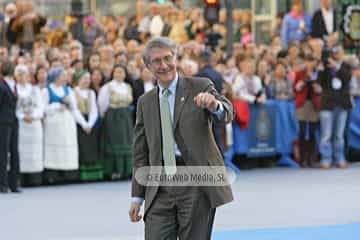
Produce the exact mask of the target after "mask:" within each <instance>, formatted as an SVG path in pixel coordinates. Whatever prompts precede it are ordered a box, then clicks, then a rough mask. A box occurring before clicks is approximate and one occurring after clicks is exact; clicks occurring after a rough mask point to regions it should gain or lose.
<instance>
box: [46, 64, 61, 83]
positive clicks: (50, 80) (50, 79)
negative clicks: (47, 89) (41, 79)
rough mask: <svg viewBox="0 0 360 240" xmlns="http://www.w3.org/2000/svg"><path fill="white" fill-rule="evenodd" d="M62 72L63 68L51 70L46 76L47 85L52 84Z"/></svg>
mask: <svg viewBox="0 0 360 240" xmlns="http://www.w3.org/2000/svg"><path fill="white" fill-rule="evenodd" d="M64 71H65V69H64V68H63V67H56V68H54V69H53V70H51V71H50V72H49V74H48V78H47V83H48V84H51V83H53V82H54V81H55V80H56V79H57V78H58V77H59V76H60V74H61V73H62V72H64Z"/></svg>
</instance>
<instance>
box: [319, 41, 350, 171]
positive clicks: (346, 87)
mask: <svg viewBox="0 0 360 240" xmlns="http://www.w3.org/2000/svg"><path fill="white" fill-rule="evenodd" d="M343 60H344V50H343V48H342V47H340V46H336V47H334V48H332V49H328V50H326V52H324V53H323V64H324V70H323V71H321V72H320V73H319V83H320V85H321V87H322V94H321V106H320V125H321V140H320V152H321V162H320V163H321V167H322V168H323V169H328V168H330V167H331V164H332V162H334V163H335V165H336V166H337V167H339V168H346V167H347V164H346V159H345V156H344V132H345V127H346V121H347V116H348V111H349V110H350V109H351V107H352V104H351V98H350V82H351V73H352V69H351V66H350V65H349V64H348V63H346V62H344V61H343Z"/></svg>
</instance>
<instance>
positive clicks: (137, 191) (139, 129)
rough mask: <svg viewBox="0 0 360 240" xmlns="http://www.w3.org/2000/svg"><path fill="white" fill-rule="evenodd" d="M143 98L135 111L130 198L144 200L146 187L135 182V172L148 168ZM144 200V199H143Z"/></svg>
mask: <svg viewBox="0 0 360 240" xmlns="http://www.w3.org/2000/svg"><path fill="white" fill-rule="evenodd" d="M142 100H143V98H142V97H141V98H140V99H139V102H138V105H137V110H136V123H135V129H134V152H133V159H134V167H133V177H132V189H131V197H133V198H134V197H138V198H143V199H145V190H146V186H143V185H141V184H139V183H138V182H137V181H136V178H135V175H136V171H137V170H138V169H139V168H141V167H145V166H149V165H150V164H149V147H148V144H147V141H146V134H145V126H144V118H143V109H142V108H143V104H142ZM145 200H146V199H145Z"/></svg>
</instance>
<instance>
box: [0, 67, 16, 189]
mask: <svg viewBox="0 0 360 240" xmlns="http://www.w3.org/2000/svg"><path fill="white" fill-rule="evenodd" d="M1 73H2V76H3V79H1V80H0V136H1V137H0V193H7V192H8V189H9V188H10V190H11V191H12V192H15V193H19V192H20V190H19V189H18V179H19V152H18V121H17V118H16V115H15V110H16V100H17V93H16V83H15V80H14V78H13V74H14V65H13V64H12V63H11V62H8V61H5V62H3V63H2V64H1ZM9 153H10V172H9V176H8V174H7V165H8V156H9Z"/></svg>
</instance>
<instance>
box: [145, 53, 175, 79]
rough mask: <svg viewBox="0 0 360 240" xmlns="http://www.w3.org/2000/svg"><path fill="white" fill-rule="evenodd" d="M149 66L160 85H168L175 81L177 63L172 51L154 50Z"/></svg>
mask: <svg viewBox="0 0 360 240" xmlns="http://www.w3.org/2000/svg"><path fill="white" fill-rule="evenodd" d="M147 66H148V68H149V70H150V71H151V72H152V73H153V74H154V76H155V77H156V79H157V80H159V81H160V83H163V84H165V85H168V84H170V82H171V81H172V80H174V79H175V76H176V61H175V56H174V55H173V53H172V52H171V50H170V49H166V48H152V49H151V50H150V52H149V63H148V65H147Z"/></svg>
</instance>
